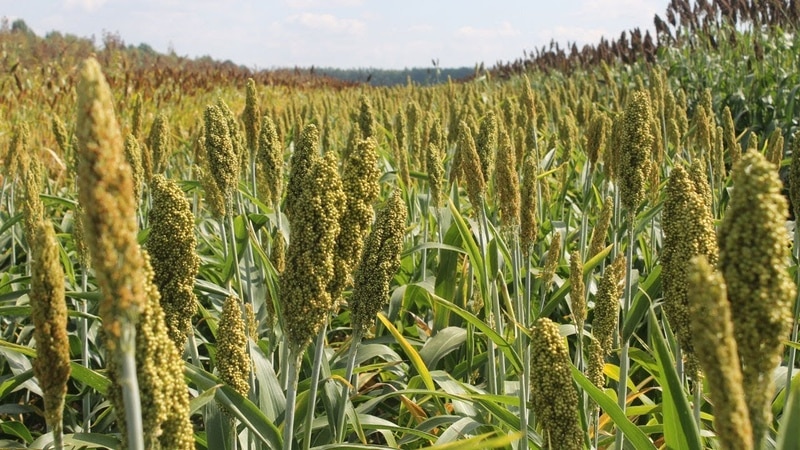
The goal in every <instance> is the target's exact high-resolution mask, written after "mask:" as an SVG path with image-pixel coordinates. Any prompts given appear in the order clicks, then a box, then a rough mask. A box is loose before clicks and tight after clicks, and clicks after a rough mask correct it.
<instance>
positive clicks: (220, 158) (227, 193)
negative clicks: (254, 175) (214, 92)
mask: <svg viewBox="0 0 800 450" xmlns="http://www.w3.org/2000/svg"><path fill="white" fill-rule="evenodd" d="M205 146H206V152H207V155H208V167H209V169H210V174H211V176H212V178H213V180H214V183H215V184H216V188H217V190H218V191H219V192H220V194H221V195H222V198H223V199H224V204H225V207H226V209H227V208H228V207H229V206H230V203H231V201H232V198H233V193H234V191H235V190H236V183H237V181H238V174H239V163H238V155H237V154H236V152H235V150H234V145H233V141H232V140H231V132H230V130H229V128H228V121H227V119H226V117H225V114H224V113H223V111H222V109H221V108H220V107H219V105H208V106H207V107H206V111H205Z"/></svg>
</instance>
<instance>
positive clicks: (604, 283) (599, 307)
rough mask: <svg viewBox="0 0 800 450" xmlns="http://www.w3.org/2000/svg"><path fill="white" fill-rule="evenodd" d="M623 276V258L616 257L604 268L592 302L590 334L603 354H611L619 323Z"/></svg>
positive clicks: (620, 256)
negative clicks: (598, 344) (592, 312)
mask: <svg viewBox="0 0 800 450" xmlns="http://www.w3.org/2000/svg"><path fill="white" fill-rule="evenodd" d="M623 275H625V258H624V257H623V256H622V255H618V256H617V257H616V259H614V262H613V263H611V265H610V266H607V267H606V270H605V272H604V273H603V278H602V279H601V280H600V286H599V287H598V289H597V294H596V295H595V300H594V305H595V306H594V321H593V322H592V334H593V335H594V337H595V338H596V339H597V341H598V342H599V343H600V346H601V347H602V348H603V351H604V354H605V355H607V354H609V353H610V352H611V345H612V342H613V341H614V334H615V333H616V332H617V323H618V322H619V299H620V296H621V295H622V285H621V284H620V281H622V277H623Z"/></svg>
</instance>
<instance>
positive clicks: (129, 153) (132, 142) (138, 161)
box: [125, 134, 144, 204]
mask: <svg viewBox="0 0 800 450" xmlns="http://www.w3.org/2000/svg"><path fill="white" fill-rule="evenodd" d="M125 161H127V162H128V164H129V165H130V166H131V175H133V198H134V200H135V201H136V203H137V204H138V203H139V202H140V201H141V199H142V185H143V184H144V169H143V167H142V150H141V148H139V141H137V140H136V138H135V137H133V135H132V134H129V135H128V137H127V138H125Z"/></svg>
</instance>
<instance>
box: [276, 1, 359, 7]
mask: <svg viewBox="0 0 800 450" xmlns="http://www.w3.org/2000/svg"><path fill="white" fill-rule="evenodd" d="M284 3H286V5H287V6H288V7H290V8H296V9H309V8H323V7H326V8H331V7H338V6H361V5H363V4H364V0H285V2H284Z"/></svg>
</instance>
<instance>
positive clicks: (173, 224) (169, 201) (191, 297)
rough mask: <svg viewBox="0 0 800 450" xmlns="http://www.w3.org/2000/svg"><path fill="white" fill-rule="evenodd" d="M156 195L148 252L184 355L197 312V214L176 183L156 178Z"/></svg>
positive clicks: (173, 335) (175, 339) (167, 317)
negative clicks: (195, 290)
mask: <svg viewBox="0 0 800 450" xmlns="http://www.w3.org/2000/svg"><path fill="white" fill-rule="evenodd" d="M152 192H153V206H152V208H151V209H150V212H149V222H150V234H149V237H148V239H147V250H148V252H149V253H150V256H151V262H152V265H153V270H154V271H155V279H154V282H155V283H156V286H157V287H158V290H159V293H160V294H161V306H162V308H163V309H164V318H165V321H166V324H167V331H168V333H169V337H170V339H172V341H173V342H174V343H175V347H176V348H177V349H178V350H179V351H181V352H182V351H183V347H184V345H185V343H186V339H187V336H188V334H189V333H190V332H191V324H192V317H193V316H194V315H195V313H196V312H197V296H196V295H195V294H194V279H195V277H196V276H197V271H198V269H199V268H200V258H199V257H198V256H197V252H196V251H195V247H196V246H197V238H195V235H194V214H192V211H191V207H190V206H189V202H188V201H187V200H186V197H185V195H184V194H183V191H182V190H181V188H180V187H179V186H178V185H177V184H176V183H175V182H174V181H172V180H169V179H167V178H165V177H164V176H162V175H155V176H154V177H153V181H152Z"/></svg>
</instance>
